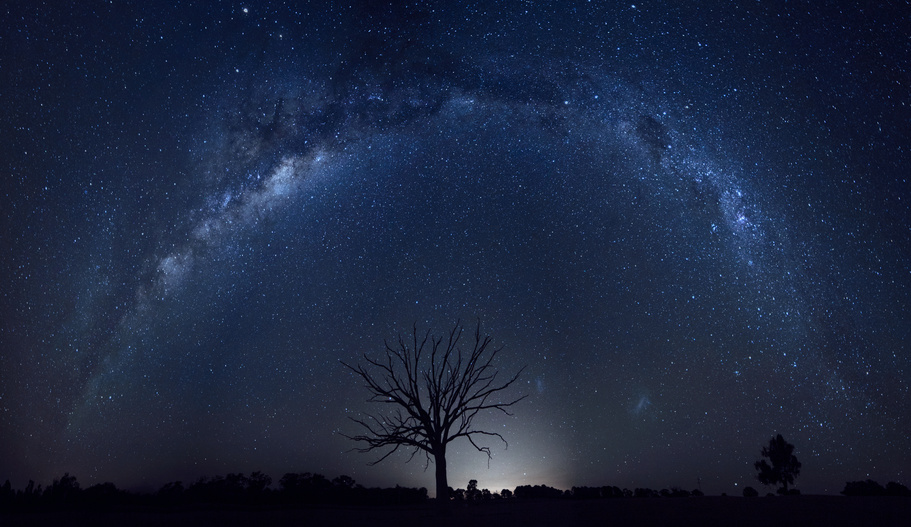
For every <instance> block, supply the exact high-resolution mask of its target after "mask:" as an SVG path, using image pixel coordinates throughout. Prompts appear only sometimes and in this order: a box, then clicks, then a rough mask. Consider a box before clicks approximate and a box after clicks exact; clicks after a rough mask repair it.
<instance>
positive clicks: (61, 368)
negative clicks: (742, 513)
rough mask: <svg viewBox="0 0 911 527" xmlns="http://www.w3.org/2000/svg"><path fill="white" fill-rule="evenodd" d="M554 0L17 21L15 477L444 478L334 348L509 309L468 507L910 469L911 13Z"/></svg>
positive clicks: (12, 35) (144, 480) (8, 465)
mask: <svg viewBox="0 0 911 527" xmlns="http://www.w3.org/2000/svg"><path fill="white" fill-rule="evenodd" d="M539 4H540V5H539ZM539 4H538V3H535V4H528V3H518V2H495V3H490V4H483V5H481V4H479V5H470V4H469V5H460V4H459V3H456V2H428V3H419V4H416V5H400V4H398V3H395V5H392V6H389V5H381V4H380V3H375V2H363V3H355V4H351V5H348V4H339V3H327V4H325V5H317V4H316V3H307V4H306V6H305V7H299V8H297V7H289V6H286V5H279V4H275V5H273V4H270V3H260V2H250V3H248V4H242V5H241V4H234V5H229V4H224V3H218V2H196V3H190V2H177V3H175V4H173V5H169V6H159V5H157V4H155V5H150V6H145V5H143V6H139V5H136V6H131V5H123V4H108V3H95V4H92V5H91V6H89V7H87V6H83V5H81V4H80V5H79V6H71V7H70V8H59V9H39V8H38V7H32V6H31V5H30V4H28V3H24V2H23V3H14V5H12V6H10V7H5V8H3V9H4V10H6V15H5V17H4V19H3V22H2V24H3V26H2V31H0V35H2V36H0V81H2V82H0V86H2V88H0V101H2V102H0V104H2V111H0V133H2V137H3V138H4V140H3V143H2V146H0V148H2V152H3V154H2V156H0V159H2V165H0V166H2V167H3V171H4V174H5V175H4V179H3V181H4V183H3V191H4V198H5V199H4V201H5V205H4V207H3V214H2V215H0V218H2V231H0V240H2V242H3V246H4V247H5V249H4V255H3V256H2V258H3V269H4V273H5V274H4V283H5V286H4V287H3V292H2V296H0V298H2V303H0V309H2V326H0V346H2V348H0V374H2V377H0V446H2V448H0V452H2V454H0V479H2V478H5V477H9V478H10V479H11V480H12V481H13V484H14V486H22V485H24V483H25V481H27V479H29V478H32V479H36V480H38V481H45V480H49V479H50V478H52V477H55V476H59V475H60V474H62V473H63V472H70V473H73V474H76V475H78V476H79V477H80V481H88V482H100V481H107V480H110V481H114V482H116V483H117V484H118V485H120V486H125V487H130V486H134V487H142V486H145V487H149V488H157V486H160V485H161V484H162V483H164V482H166V481H171V480H177V479H184V480H192V479H195V478H196V477H199V476H201V475H213V474H220V473H226V472H236V471H253V470H262V471H264V472H266V473H269V474H271V475H272V476H273V477H274V478H277V477H280V476H281V474H282V473H284V472H294V471H300V472H304V471H309V472H320V473H324V474H327V475H329V476H330V477H331V476H334V475H337V474H348V475H350V476H352V477H354V478H355V479H356V480H357V481H359V482H364V483H365V484H376V485H394V484H397V483H398V484H402V485H409V486H427V487H431V486H432V471H427V472H425V471H424V466H423V465H422V464H421V463H419V462H417V461H415V462H412V463H411V464H405V463H403V461H404V459H406V458H401V459H400V458H397V457H395V456H393V458H390V459H389V460H387V461H386V462H385V463H384V464H382V465H378V466H375V467H368V466H366V464H365V463H366V462H367V461H370V459H368V458H365V457H364V456H359V455H356V454H353V453H350V452H348V450H349V449H350V448H351V446H352V445H350V444H349V443H348V442H347V440H345V438H344V437H343V436H342V435H341V434H340V432H343V433H350V432H351V431H352V429H351V427H352V426H353V425H352V422H351V421H350V420H349V419H348V417H349V416H358V415H362V414H363V412H365V411H368V410H369V409H370V408H369V405H368V403H366V402H365V401H364V399H365V398H366V395H367V394H366V392H365V391H364V390H362V389H361V387H360V385H359V383H358V382H357V380H356V379H355V378H354V377H353V376H352V375H351V373H350V372H349V371H347V370H346V369H345V368H344V367H342V366H341V365H340V363H339V360H345V361H355V360H357V357H359V356H360V355H361V354H363V353H368V354H371V353H378V352H380V351H381V350H382V344H383V340H384V339H390V338H394V337H395V336H396V334H397V333H398V332H400V331H408V330H409V329H410V328H411V326H412V324H415V323H416V324H417V325H418V326H419V327H421V328H432V329H433V330H434V331H436V332H437V333H442V332H445V331H447V330H448V329H449V328H451V327H452V325H453V324H454V323H455V321H456V320H458V319H461V320H462V321H474V320H475V319H479V320H480V321H481V323H482V325H483V329H484V330H485V331H486V332H488V333H489V334H490V335H491V336H492V337H493V339H494V342H495V343H496V344H497V345H498V346H502V347H503V352H502V359H503V360H502V366H503V368H504V369H511V368H512V367H513V366H516V365H522V364H527V365H528V367H527V369H526V371H525V373H524V374H523V377H522V379H521V383H520V385H519V386H517V388H516V390H515V391H516V393H527V394H528V395H529V397H528V398H527V399H526V400H524V401H523V402H522V403H521V404H520V405H517V407H516V408H515V416H513V417H504V416H502V415H491V416H486V417H485V418H484V420H483V422H482V421H481V419H479V424H481V425H483V426H486V427H488V428H489V429H491V430H496V431H497V432H500V433H502V435H503V436H504V437H505V438H506V439H507V441H509V448H508V449H505V450H497V449H496V448H494V455H493V458H492V459H491V462H490V466H489V468H488V466H487V458H486V457H485V456H480V455H478V454H477V453H476V452H475V451H474V450H473V448H472V447H471V445H469V444H467V443H466V444H465V445H461V444H458V443H456V444H454V446H453V449H452V451H451V452H450V478H449V479H450V482H451V484H453V486H464V485H465V483H466V482H467V481H468V479H477V480H478V481H479V486H480V487H488V488H491V489H497V490H498V489H499V488H512V487H515V486H516V485H523V484H538V483H544V484H548V485H552V486H557V487H563V488H567V487H570V486H572V485H606V484H610V485H618V486H621V487H629V488H634V487H637V486H647V487H655V488H660V487H670V486H678V487H681V488H695V487H696V486H697V485H701V486H703V488H704V490H705V491H707V492H711V493H719V492H737V488H738V486H741V487H742V486H745V485H756V482H755V479H754V472H755V471H754V470H753V468H752V463H753V461H755V459H757V458H758V456H759V450H760V448H761V446H762V444H764V443H765V442H767V441H768V438H769V437H771V436H772V435H773V434H775V433H781V434H783V435H784V436H785V438H786V439H787V440H788V441H790V442H792V443H793V444H795V446H796V452H795V453H796V455H797V456H798V458H799V459H800V460H801V461H802V463H803V467H804V470H803V473H802V474H801V477H800V478H799V480H798V484H799V486H800V487H801V488H803V489H805V492H807V491H809V492H837V491H838V490H840V489H841V487H842V486H843V484H844V482H845V481H847V480H860V479H866V478H868V477H869V478H873V479H879V480H880V481H883V482H885V481H889V480H896V481H904V482H906V483H907V480H908V478H909V475H911V457H909V453H908V452H911V448H909V447H911V444H909V439H908V436H907V433H906V431H907V430H908V428H909V426H911V421H909V420H911V406H909V403H908V401H909V393H908V392H909V383H911V378H909V367H911V364H909V362H911V358H909V344H908V343H909V339H911V324H909V317H908V307H909V300H911V299H909V292H911V263H909V257H911V250H909V248H911V230H909V225H911V208H909V196H911V185H909V182H908V176H907V174H906V167H907V166H908V165H909V161H911V159H909V152H908V145H909V127H908V123H909V122H911V107H909V105H911V100H909V95H908V93H909V91H908V87H909V83H911V76H909V71H911V69H909V68H911V63H909V61H911V54H909V50H908V48H907V45H906V42H907V38H906V35H904V34H903V31H902V29H901V28H900V27H899V20H902V19H903V18H906V14H907V13H902V12H901V11H902V6H897V5H895V6H893V5H891V4H889V5H881V6H874V7H868V8H864V9H861V8H853V9H852V10H843V11H837V10H833V9H830V8H825V7H819V6H816V5H815V4H814V5H810V4H807V5H802V6H799V5H795V4H793V3H780V4H779V3H774V2H773V3H771V4H768V3H763V4H755V5H754V4H750V5H746V4H744V5H740V4H738V5H729V4H722V3H718V2H695V3H689V4H687V5H686V6H677V5H674V6H666V5H663V4H659V3H655V4H652V3H650V2H649V3H642V4H635V5H622V6H621V5H616V6H612V7H611V6H608V7H605V6H604V5H602V4H603V3H599V2H569V3H562V4H554V5H549V4H546V3H539ZM608 4H610V3H608ZM904 8H905V9H906V8H907V6H904ZM492 446H496V445H492Z"/></svg>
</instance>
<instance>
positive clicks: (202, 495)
mask: <svg viewBox="0 0 911 527" xmlns="http://www.w3.org/2000/svg"><path fill="white" fill-rule="evenodd" d="M272 483H273V481H272V478H271V477H269V476H267V475H265V474H263V473H262V472H253V473H251V474H250V475H249V476H247V475H244V474H241V473H232V474H227V475H225V476H215V477H211V478H208V477H203V478H200V479H198V480H196V481H195V482H193V483H191V484H189V485H187V486H185V485H184V484H183V482H181V481H173V482H170V483H166V484H165V485H163V486H162V487H161V488H160V489H159V490H158V491H156V492H153V493H150V494H140V493H135V492H129V491H125V490H121V489H118V488H117V487H116V486H115V485H114V484H113V483H110V482H107V483H98V484H96V485H92V486H91V487H88V488H85V489H83V488H81V487H80V485H79V482H78V481H77V480H76V477H75V476H71V475H70V474H69V473H67V474H64V475H63V476H62V477H61V478H58V479H55V480H54V481H53V483H51V485H50V486H48V487H46V488H42V487H41V485H36V484H35V482H34V481H29V482H28V485H27V486H26V487H25V488H24V489H21V490H14V489H13V488H12V486H11V485H10V482H9V480H6V482H5V483H4V484H3V486H0V512H31V511H59V510H135V509H137V508H142V509H154V508H164V509H170V510H173V509H178V510H179V509H194V508H206V507H225V508H230V507H294V506H299V505H317V504H327V505H358V506H360V505H410V504H418V503H424V502H426V501H427V500H428V496H427V489H426V488H419V489H418V488H408V487H400V486H396V487H394V488H366V487H364V486H362V485H360V484H358V483H356V482H355V481H354V479H352V478H351V477H349V476H338V477H336V478H334V479H331V480H330V479H328V478H326V477H325V476H323V475H322V474H311V473H309V472H304V473H287V474H285V475H284V476H282V477H281V479H279V480H278V485H277V487H275V488H273V487H272ZM841 494H844V495H845V496H911V490H909V489H908V487H906V486H905V485H902V484H900V483H896V482H894V481H891V482H889V483H888V484H886V486H885V487H883V486H882V485H880V484H879V483H877V482H875V481H873V480H869V479H868V480H866V481H849V482H847V483H846V484H845V488H844V490H842V491H841ZM702 495H703V493H702V491H700V490H698V489H694V490H691V491H689V490H683V489H680V488H677V487H671V488H670V489H666V488H665V489H661V490H654V489H650V488H636V489H633V490H630V489H627V488H624V489H621V488H619V487H615V486H601V487H585V486H583V487H572V489H569V490H560V489H557V488H554V487H549V486H547V485H534V486H532V485H520V486H518V487H516V488H515V490H513V491H510V490H509V489H502V490H501V491H499V492H491V491H490V490H488V489H479V488H478V482H477V480H474V479H473V480H471V481H469V482H468V487H467V488H465V489H452V488H450V489H449V499H450V500H451V501H453V502H455V503H466V504H467V503H470V502H484V501H488V500H509V499H517V500H539V499H572V500H593V499H614V498H634V499H636V498H689V497H699V496H702ZM743 495H744V496H745V497H755V496H758V495H759V493H758V492H757V491H756V490H755V489H753V488H752V487H747V488H746V489H744V492H743ZM770 495H772V494H770Z"/></svg>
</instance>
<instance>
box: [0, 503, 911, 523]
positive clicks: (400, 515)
mask: <svg viewBox="0 0 911 527" xmlns="http://www.w3.org/2000/svg"><path fill="white" fill-rule="evenodd" d="M0 525H4V526H19V525H22V526H27V525H28V526H31V525H35V526H41V525H68V526H80V525H85V526H90V525H91V526H115V525H116V526H120V525H137V526H145V525H149V526H151V525H166V526H169V527H182V526H197V525H219V526H234V525H236V526H244V527H250V526H254V525H256V526H259V525H262V526H298V525H301V526H306V525H314V526H320V527H324V526H332V525H365V526H370V527H383V526H390V527H392V526H396V527H407V526H433V527H446V526H465V527H485V526H491V527H504V526H510V525H521V526H534V525H636V526H652V525H655V526H657V525H700V526H704V525H736V526H738V527H751V526H756V527H783V526H790V525H794V526H808V525H825V526H846V527H847V526H864V525H869V526H892V525H895V526H898V525H902V526H906V525H911V498H900V497H885V496H883V497H880V496H876V497H843V496H794V497H784V498H783V497H774V498H753V499H746V498H740V497H700V498H679V499H675V498H645V499H637V498H623V499H602V500H589V501H583V500H540V501H524V500H507V501H494V502H487V503H479V504H473V505H469V506H464V505H463V506H455V507H453V508H452V510H451V511H450V514H449V515H446V516H441V515H440V514H438V513H437V511H436V509H435V508H434V506H433V504H426V505H418V506H401V507H330V506H313V507H305V508H286V509H281V508H274V509H260V510H251V509H236V510H231V509H224V508H221V509H212V510H204V509H196V510H185V511H175V512H161V511H153V512H106V513H103V512H93V513H78V512H77V513H39V514H15V515H0Z"/></svg>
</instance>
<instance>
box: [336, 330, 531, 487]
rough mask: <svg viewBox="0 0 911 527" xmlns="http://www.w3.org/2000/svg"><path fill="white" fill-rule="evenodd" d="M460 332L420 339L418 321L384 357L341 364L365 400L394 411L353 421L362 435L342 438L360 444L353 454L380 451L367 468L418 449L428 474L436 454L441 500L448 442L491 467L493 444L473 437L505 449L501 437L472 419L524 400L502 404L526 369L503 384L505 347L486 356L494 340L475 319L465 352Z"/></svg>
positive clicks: (387, 345) (505, 409)
mask: <svg viewBox="0 0 911 527" xmlns="http://www.w3.org/2000/svg"><path fill="white" fill-rule="evenodd" d="M462 334H463V327H462V325H461V323H459V322H457V323H456V325H455V326H454V327H453V328H452V329H451V330H450V331H449V334H448V336H446V337H434V336H433V335H431V333H430V331H429V330H428V331H427V332H425V333H424V334H423V335H421V334H420V333H419V332H418V329H417V325H416V324H415V325H414V326H413V327H412V330H411V334H410V335H408V336H407V337H406V336H405V335H403V334H401V333H400V334H399V335H398V338H397V339H396V341H395V344H394V345H390V343H389V342H388V341H386V342H384V348H385V349H384V354H383V356H381V357H379V358H371V357H368V356H367V355H364V356H363V362H362V363H359V364H357V365H351V364H349V363H347V362H344V361H341V363H342V365H344V366H345V367H346V368H348V369H349V370H351V371H352V372H354V373H355V374H357V376H358V377H360V378H361V380H363V382H364V387H365V388H367V391H368V393H369V394H370V395H369V397H368V399H367V401H368V402H376V403H384V404H392V405H393V407H394V411H392V412H387V413H385V414H382V415H380V414H377V415H373V414H369V415H367V416H366V417H365V418H363V419H355V418H351V420H352V421H353V422H355V423H357V424H358V425H359V426H360V427H361V429H362V430H363V433H362V434H358V435H352V436H349V435H344V434H342V435H344V437H347V438H348V439H351V440H353V441H356V442H358V443H361V444H362V445H363V446H362V447H359V448H355V450H356V451H358V452H372V451H374V450H382V451H384V453H383V454H382V456H381V457H380V458H379V459H377V460H376V461H373V462H371V463H370V464H371V465H373V464H376V463H379V462H381V461H383V460H385V459H386V458H388V457H389V456H390V455H392V454H393V453H395V452H397V451H398V450H399V449H400V448H407V449H411V450H412V451H411V455H410V456H409V458H408V460H409V461H410V460H411V459H413V458H414V456H415V455H417V453H418V452H423V453H424V455H425V457H426V460H427V464H426V465H425V469H426V467H427V466H428V465H429V463H430V457H431V456H433V458H434V462H435V463H437V465H438V468H437V495H438V496H445V483H446V476H445V462H446V461H445V452H446V445H447V444H448V443H450V442H451V441H453V440H455V439H458V438H460V437H464V438H466V439H468V441H469V442H470V443H471V445H472V446H473V447H474V448H475V449H476V450H477V451H478V452H483V453H484V454H486V455H487V462H488V465H489V464H490V459H491V450H490V447H488V446H482V445H480V444H478V443H477V442H476V437H478V436H488V437H494V438H497V439H499V440H500V441H502V442H503V443H504V445H506V446H507V447H508V446H509V445H508V443H506V440H505V439H504V438H503V436H502V435H500V434H499V433H496V432H487V431H484V430H476V429H474V428H473V426H472V422H473V420H474V418H475V416H477V415H478V414H480V413H482V412H486V411H499V412H502V413H503V414H505V415H508V416H511V415H512V413H511V412H510V409H511V407H512V406H513V405H515V404H517V403H518V402H519V401H521V400H522V399H524V398H525V397H526V396H525V395H522V396H519V397H517V398H513V399H507V400H506V402H501V400H499V399H500V395H501V393H502V392H504V391H506V390H507V389H508V388H509V387H510V386H512V385H513V384H514V383H515V382H516V381H517V380H518V379H519V376H520V375H521V374H522V372H523V371H524V370H525V368H524V367H522V368H520V369H519V371H518V372H516V373H515V374H514V375H512V376H511V377H509V378H507V379H505V380H501V379H502V377H500V376H499V371H497V370H496V368H495V367H494V360H495V359H496V357H497V355H498V354H499V353H500V350H501V349H502V348H497V349H493V350H492V351H489V348H490V344H491V338H490V336H487V335H482V334H481V323H480V321H478V324H477V326H476V328H475V331H474V342H469V343H468V345H469V347H467V348H462V346H461V342H462ZM441 468H442V476H441V471H440V469H441ZM441 487H442V488H441ZM441 492H443V494H441Z"/></svg>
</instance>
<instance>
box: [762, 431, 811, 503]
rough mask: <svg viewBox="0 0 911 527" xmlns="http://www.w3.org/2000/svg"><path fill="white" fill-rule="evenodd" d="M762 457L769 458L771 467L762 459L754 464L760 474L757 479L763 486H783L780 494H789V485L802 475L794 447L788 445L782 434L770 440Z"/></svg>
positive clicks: (779, 491)
mask: <svg viewBox="0 0 911 527" xmlns="http://www.w3.org/2000/svg"><path fill="white" fill-rule="evenodd" d="M762 457H767V458H769V461H771V462H772V464H771V465H769V463H768V462H767V461H766V460H764V459H762V460H759V461H757V462H756V463H754V464H753V466H754V467H756V470H757V471H759V473H758V474H757V475H756V479H758V480H759V482H760V483H762V484H763V485H776V484H778V483H781V484H782V487H781V488H780V489H778V493H779V494H787V493H788V485H789V484H791V483H794V478H796V477H797V476H798V475H799V474H800V461H797V457H796V456H795V455H794V445H792V444H790V443H788V442H787V441H785V440H784V438H783V437H781V434H778V435H777V436H775V437H773V438H772V439H770V440H769V446H767V447H762Z"/></svg>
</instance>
